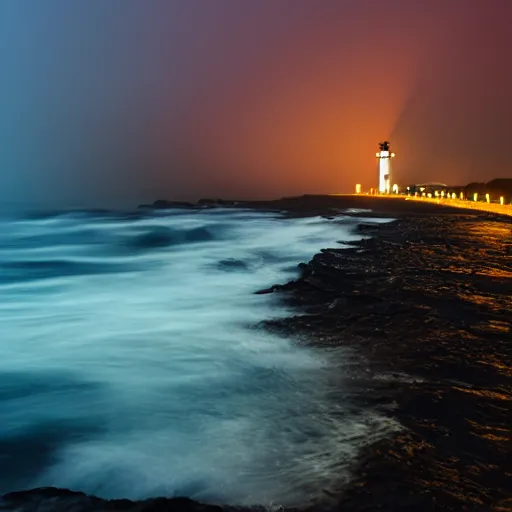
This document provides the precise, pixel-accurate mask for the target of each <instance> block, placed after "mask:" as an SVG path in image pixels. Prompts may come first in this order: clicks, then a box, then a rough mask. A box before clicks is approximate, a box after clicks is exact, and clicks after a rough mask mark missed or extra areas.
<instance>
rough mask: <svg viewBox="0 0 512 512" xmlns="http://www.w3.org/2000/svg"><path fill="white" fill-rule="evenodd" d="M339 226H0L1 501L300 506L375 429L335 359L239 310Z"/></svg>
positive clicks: (235, 215)
mask: <svg viewBox="0 0 512 512" xmlns="http://www.w3.org/2000/svg"><path fill="white" fill-rule="evenodd" d="M352 222H353V219H347V220H346V221H340V222H332V221H331V222H329V221H327V220H324V219H320V218H309V219H287V220H285V219H282V218H280V217H278V216H276V215H270V214H265V213H256V212H251V211H242V210H238V211H230V210H207V211H174V212H172V213H169V212H164V213H159V214H147V213H140V214H139V213H137V214H126V215H120V214H109V213H101V212H97V213H86V212H83V213H79V212H77V213H67V214H60V215H53V216H46V217H45V216H38V217H36V216H34V217H32V218H23V219H21V218H19V219H10V220H7V219H5V220H3V221H0V224H1V225H0V266H1V268H2V272H1V274H0V326H1V335H0V459H1V464H0V492H7V491H11V490H15V489H20V488H30V487H34V486H50V485H51V486H59V487H68V488H72V489H75V490H81V491H85V492H88V493H94V494H97V495H100V496H102V497H108V498H111V497H127V498H133V499H136V498H145V497H150V496H156V495H166V496H173V495H186V496H190V497H192V498H196V499H200V500H206V501H213V502H228V503H238V504H269V503H271V502H273V503H278V504H285V505H301V504H305V503H308V502H310V501H316V500H319V499H321V497H322V495H323V493H324V492H325V491H326V490H327V491H332V490H334V489H335V487H336V486H338V485H339V484H340V482H342V481H343V480H344V479H346V478H348V477H349V472H348V465H349V464H350V462H351V461H353V459H354V457H355V456H356V455H357V453H358V451H359V449H360V448H361V447H362V446H363V445H364V444H365V443H367V442H369V441H370V440H372V439H375V438H376V437H378V436H379V435H382V434H383V433H384V432H385V431H386V428H387V424H386V421H385V420H384V419H383V418H380V417H379V416H378V415H376V414H375V413H374V412H372V411H370V410H361V409H358V408H357V407H356V406H355V405H354V404H353V403H352V402H351V398H350V386H349V385H348V376H349V375H350V373H351V372H352V371H353V365H354V363H353V357H352V356H351V354H350V352H349V351H346V350H344V349H337V350H332V351H327V350H320V349H312V348H306V347H305V346H303V345H301V344H300V343H299V342H298V341H300V340H293V339H285V338H281V337H278V336H275V335H270V334H268V333H267V332H265V331H264V330H262V329H261V328H259V327H258V326H257V324H258V322H260V321H261V320H265V319H268V318H272V317H278V316H284V315H289V314H290V312H289V311H286V309H285V308H284V307H283V306H282V305H281V304H279V303H278V302H276V297H273V296H271V295H255V294H254V293H253V292H255V291H257V290H259V289H262V288H264V287H267V286H270V285H272V284H275V283H278V282H284V281H286V280H289V279H290V278H293V277H295V276H296V275H297V271H296V265H297V264H298V263H299V262H301V261H307V260H309V259H310V258H311V257H312V256H313V255H314V254H315V253H316V252H318V251H319V250H320V249H321V248H322V247H329V246H331V247H332V246H333V245H334V244H335V241H336V240H349V239H355V238H358V237H357V236H355V235H352V234H350V229H351V226H352V224H351V223H352Z"/></svg>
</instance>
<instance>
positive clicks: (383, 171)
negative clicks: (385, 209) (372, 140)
mask: <svg viewBox="0 0 512 512" xmlns="http://www.w3.org/2000/svg"><path fill="white" fill-rule="evenodd" d="M379 148H380V151H379V152H378V153H377V155H376V156H377V162H378V169H379V193H380V194H389V192H390V190H391V159H392V158H393V157H394V156H395V153H391V151H390V149H389V142H388V141H387V140H385V141H384V142H380V143H379Z"/></svg>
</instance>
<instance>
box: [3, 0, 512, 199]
mask: <svg viewBox="0 0 512 512" xmlns="http://www.w3.org/2000/svg"><path fill="white" fill-rule="evenodd" d="M511 27H512V0H485V1H483V0H429V1H428V2H426V1H411V0H387V1H386V2H378V1H377V0H179V1H178V0H44V1H42V0H2V2H1V3H0V62H1V64H2V70H1V73H0V135H1V145H0V165H1V174H0V176H1V180H0V200H1V201H2V203H3V204H20V203H27V204H28V203H31V204H36V203H37V204H39V205H45V206H55V207H57V206H85V205H88V206H93V205H94V206H106V207H108V206H112V205H118V204H131V203H137V202H142V201H149V200H153V199H156V198H158V197H167V198H169V199H198V198H199V197H203V196H207V197H211V196H215V197H238V198H265V197H267V198H272V197H280V196H283V195H293V194H302V193H324V192H325V193H330V192H351V191H352V190H353V186H354V184H355V183H356V182H359V183H362V184H363V186H365V187H370V186H372V185H374V184H375V180H376V162H375V152H376V151H377V143H378V142H379V141H382V140H384V139H389V140H391V143H392V149H393V150H394V151H395V152H396V153H397V157H396V158H395V160H394V166H395V167H394V170H395V176H396V181H398V182H399V183H403V184H407V183H410V182H415V181H416V182H417V181H427V180H428V181H442V182H445V183H448V184H465V183H468V182H470V181H474V180H478V181H488V180H489V179H492V178H494V177H512V143H511V140H512V28H511Z"/></svg>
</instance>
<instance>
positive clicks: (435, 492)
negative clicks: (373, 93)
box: [267, 203, 512, 511]
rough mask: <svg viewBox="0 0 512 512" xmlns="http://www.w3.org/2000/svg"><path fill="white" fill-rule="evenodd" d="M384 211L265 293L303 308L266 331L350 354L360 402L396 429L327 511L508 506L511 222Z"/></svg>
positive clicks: (511, 478)
mask: <svg viewBox="0 0 512 512" xmlns="http://www.w3.org/2000/svg"><path fill="white" fill-rule="evenodd" d="M389 204H390V206H392V208H396V206H393V205H392V204H391V203H389ZM425 206H426V205H425ZM400 207H403V205H400ZM393 215H394V216H395V217H398V220H396V221H394V222H392V223H389V224H374V225H371V224H360V225H359V226H358V228H357V229H358V231H359V232H361V233H364V234H365V235H369V236H371V238H366V239H363V240H362V241H360V242H355V243H352V244H348V245H349V246H350V248H348V249H327V250H324V251H322V252H321V253H320V254H317V255H316V256H315V257H314V258H313V260H312V261H311V262H309V263H308V264H306V265H302V277H301V278H300V279H298V280H297V281H295V282H293V283H288V284H286V285H284V286H277V287H273V288H272V289H271V290H267V292H273V293H281V294H282V295H283V298H284V299H285V300H287V301H288V302H290V303H291V304H293V305H294V306H295V307H297V308H299V310H301V311H303V314H300V315H298V316H296V317H295V318H293V319H286V320H283V321H274V322H269V323H268V327H269V328H270V329H276V330H278V331H284V332H290V333H294V334H296V335H301V334H303V333H309V335H310V336H311V339H312V340H313V343H315V344H317V345H322V346H338V345H340V344H342V345H350V346H355V347H356V349H357V350H358V351H360V352H362V353H363V354H364V355H365V357H366V358H367V367H368V375H367V376H366V377H362V378H361V382H360V385H361V387H362V388H363V387H365V386H367V389H371V393H370V394H368V393H367V395H366V399H365V398H364V396H362V397H361V400H366V401H367V402H368V403H369V404H371V405H375V404H382V405H386V404H387V405H388V406H389V407H388V411H389V412H388V414H389V415H390V417H392V418H394V419H397V420H398V421H399V422H400V423H401V425H403V427H404V430H402V431H401V432H399V433H397V434H396V435H395V436H393V437H392V438H391V439H388V440H386V441H384V442H381V443H379V444H378V445H373V446H370V447H369V448H368V450H367V453H366V454H365V456H364V457H363V461H362V462H361V464H360V466H359V467H358V469H357V471H356V475H357V477H356V479H355V481H354V482H353V484H352V485H351V487H350V489H346V490H345V491H344V492H343V495H342V497H341V500H340V502H339V506H338V509H339V510H343V511H345V510H346V511H370V510H388V511H399V510H411V511H413V510H414V511H423V510H425V511H426V510H454V511H455V510H495V511H505V510H512V458H511V457H510V453H511V449H512V437H511V430H510V426H511V419H512V408H511V401H512V367H511V362H512V350H511V345H512V324H511V320H512V318H511V315H510V306H511V305H512V301H511V299H510V297H511V296H512V223H511V220H510V219H509V218H506V217H498V216H495V215H490V214H485V213H483V214H482V213H481V212H467V211H460V210H459V211H457V210H449V209H438V210H429V209H428V208H425V207H424V208H423V209H422V208H419V209H417V210H411V211H410V212H409V213H407V212H397V211H395V212H394V213H393ZM365 381H367V382H365ZM368 381H369V382H368Z"/></svg>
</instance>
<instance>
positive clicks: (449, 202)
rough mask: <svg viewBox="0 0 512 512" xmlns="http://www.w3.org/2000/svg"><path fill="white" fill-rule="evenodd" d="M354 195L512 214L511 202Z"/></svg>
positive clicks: (355, 195)
mask: <svg viewBox="0 0 512 512" xmlns="http://www.w3.org/2000/svg"><path fill="white" fill-rule="evenodd" d="M330 196H331V197H344V196H345V197H346V196H347V194H330ZM353 196H354V197H371V198H375V199H384V200H390V199H393V200H395V201H396V200H397V199H403V200H404V201H415V202H418V203H423V204H425V203H428V204H437V205H440V206H449V207H452V208H463V209H465V210H479V211H482V212H489V213H497V214H498V215H508V216H512V204H500V203H487V202H485V201H472V200H470V199H451V198H448V197H422V196H412V195H411V196H406V195H396V194H389V195H369V194H353Z"/></svg>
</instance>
